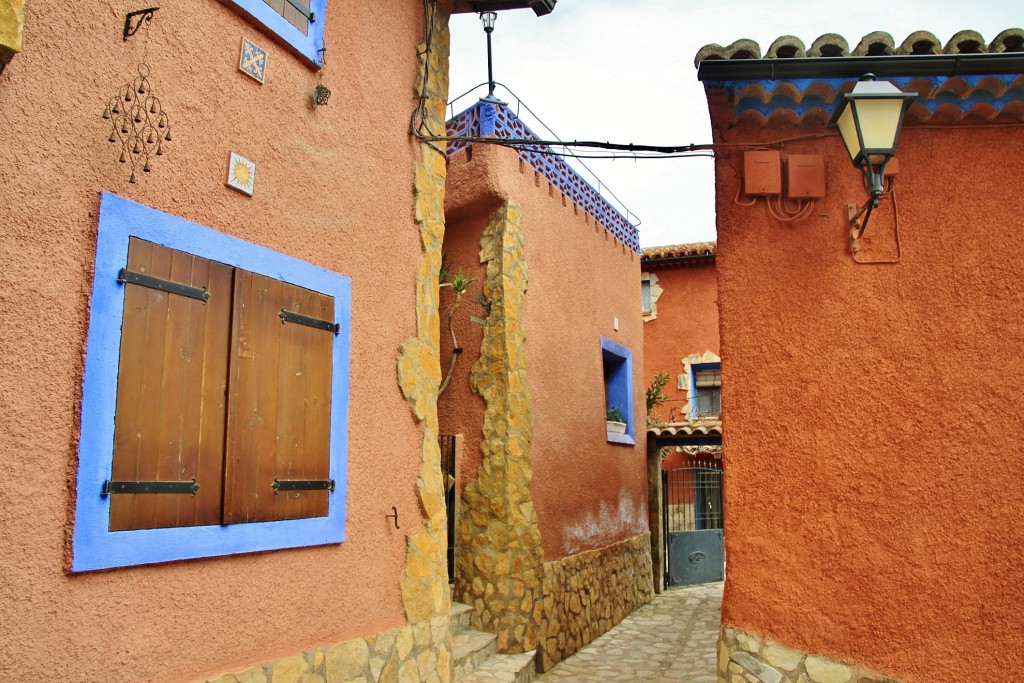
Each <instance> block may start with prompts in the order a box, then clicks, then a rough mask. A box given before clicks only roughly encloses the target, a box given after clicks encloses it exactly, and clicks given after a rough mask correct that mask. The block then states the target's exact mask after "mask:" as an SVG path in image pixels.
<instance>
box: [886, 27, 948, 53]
mask: <svg viewBox="0 0 1024 683" xmlns="http://www.w3.org/2000/svg"><path fill="white" fill-rule="evenodd" d="M896 54H898V55H941V54H942V43H941V42H940V41H939V39H938V38H936V37H935V34H934V33H931V32H929V31H914V32H913V33H911V34H910V35H909V36H907V39H906V40H904V41H903V44H902V45H900V47H899V49H898V50H896Z"/></svg>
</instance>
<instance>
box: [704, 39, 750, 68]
mask: <svg viewBox="0 0 1024 683" xmlns="http://www.w3.org/2000/svg"><path fill="white" fill-rule="evenodd" d="M760 58H761V46H760V45H758V44H757V42H755V41H753V40H750V39H749V38H740V39H739V40H737V41H735V42H733V43H730V44H729V45H727V46H725V47H722V46H721V45H719V44H718V43H708V44H707V45H705V46H704V47H702V48H701V49H700V50H698V51H697V56H696V57H694V58H693V65H694V66H697V65H698V64H700V63H701V62H703V61H705V60H708V59H760Z"/></svg>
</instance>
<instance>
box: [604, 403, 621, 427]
mask: <svg viewBox="0 0 1024 683" xmlns="http://www.w3.org/2000/svg"><path fill="white" fill-rule="evenodd" d="M605 420H606V421H607V426H608V432H609V433H611V434H625V433H626V417H625V415H623V414H622V411H621V410H619V409H618V407H615V406H613V407H611V408H609V409H608V412H607V413H606V415H605Z"/></svg>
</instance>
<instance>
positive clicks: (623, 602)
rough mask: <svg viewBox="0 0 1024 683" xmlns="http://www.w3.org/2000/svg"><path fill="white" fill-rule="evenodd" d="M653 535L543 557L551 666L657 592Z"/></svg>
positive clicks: (545, 653)
mask: <svg viewBox="0 0 1024 683" xmlns="http://www.w3.org/2000/svg"><path fill="white" fill-rule="evenodd" d="M650 542H651V541H650V535H649V534H641V535H639V536H634V537H633V538H630V539H627V540H625V541H621V542H619V543H616V544H614V545H610V546H608V547H607V548H602V549H600V550H590V551H587V552H582V553H579V554H577V555H571V556H569V557H565V558H562V559H560V560H555V561H553V562H545V563H544V640H543V642H542V643H541V645H542V649H541V656H540V660H539V662H538V663H539V665H540V669H541V671H547V670H548V669H550V668H551V667H552V666H554V665H555V664H557V663H558V662H560V661H562V660H563V659H565V658H566V657H568V656H570V655H572V654H574V653H576V652H577V651H578V650H579V649H580V648H582V647H583V646H585V645H587V644H588V643H590V642H592V641H593V640H594V639H595V638H597V637H598V636H600V635H601V634H603V633H605V632H606V631H608V630H609V629H611V627H612V626H615V625H616V624H617V623H619V622H620V621H622V620H623V618H625V617H626V615H628V614H630V613H631V612H633V610H635V609H637V608H638V607H640V606H642V605H646V604H647V603H649V602H650V601H651V599H652V598H653V597H654V586H653V584H652V570H651V551H650Z"/></svg>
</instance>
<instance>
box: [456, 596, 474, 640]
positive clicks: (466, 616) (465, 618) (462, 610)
mask: <svg viewBox="0 0 1024 683" xmlns="http://www.w3.org/2000/svg"><path fill="white" fill-rule="evenodd" d="M472 614H473V608H472V607H470V606H469V605H463V604H462V603H461V602H455V601H452V611H451V616H452V633H458V632H459V631H468V630H469V620H470V617H471V616H472Z"/></svg>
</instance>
